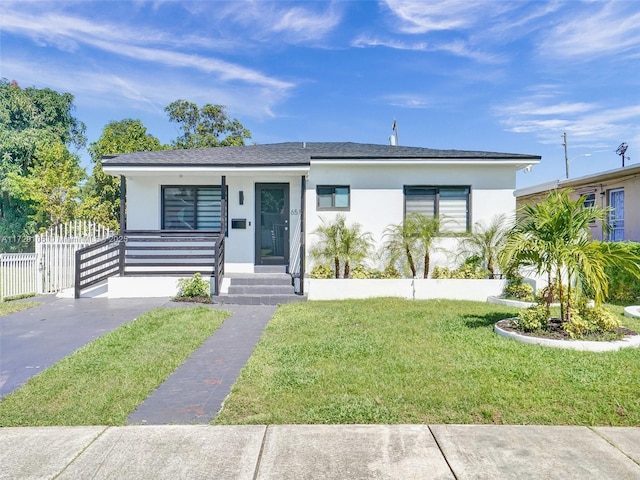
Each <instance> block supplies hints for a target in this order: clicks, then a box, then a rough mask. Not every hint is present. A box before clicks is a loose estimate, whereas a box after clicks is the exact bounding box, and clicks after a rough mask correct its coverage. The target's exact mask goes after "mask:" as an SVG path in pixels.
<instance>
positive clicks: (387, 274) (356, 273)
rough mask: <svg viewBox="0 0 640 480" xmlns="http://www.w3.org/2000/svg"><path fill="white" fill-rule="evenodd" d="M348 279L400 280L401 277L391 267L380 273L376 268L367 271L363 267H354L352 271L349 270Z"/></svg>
mask: <svg viewBox="0 0 640 480" xmlns="http://www.w3.org/2000/svg"><path fill="white" fill-rule="evenodd" d="M350 277H351V278H356V279H394V278H402V275H400V272H398V270H397V269H396V268H395V267H394V266H393V265H390V266H388V267H387V268H385V269H384V270H382V271H381V270H378V269H377V268H371V269H367V268H365V267H364V266H363V265H356V266H355V267H354V268H353V270H351V274H350Z"/></svg>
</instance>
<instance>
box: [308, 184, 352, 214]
mask: <svg viewBox="0 0 640 480" xmlns="http://www.w3.org/2000/svg"><path fill="white" fill-rule="evenodd" d="M316 197H317V198H318V202H317V209H318V210H349V207H350V187H349V186H336V185H318V186H317V187H316Z"/></svg>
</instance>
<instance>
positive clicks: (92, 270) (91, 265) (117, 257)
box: [74, 237, 122, 298]
mask: <svg viewBox="0 0 640 480" xmlns="http://www.w3.org/2000/svg"><path fill="white" fill-rule="evenodd" d="M121 250H122V248H121V240H120V238H119V237H109V238H105V239H104V240H101V241H99V242H96V243H94V244H92V245H89V246H88V247H84V248H81V249H79V250H76V258H75V282H74V283H75V285H74V296H75V298H80V293H81V292H82V290H84V289H85V288H88V287H91V286H93V285H95V284H97V283H99V282H101V281H103V280H105V279H107V278H109V277H112V276H114V275H117V274H118V273H119V272H120V271H121V269H122V265H121V263H122V255H121Z"/></svg>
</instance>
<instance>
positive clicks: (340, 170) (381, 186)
mask: <svg viewBox="0 0 640 480" xmlns="http://www.w3.org/2000/svg"><path fill="white" fill-rule="evenodd" d="M318 185H349V186H350V189H351V190H350V194H351V199H350V200H351V203H350V210H349V211H346V212H338V211H317V210H316V186H318ZM405 185H432V186H445V185H456V186H467V185H469V186H471V202H470V208H471V224H472V225H473V224H474V223H476V222H478V221H482V222H489V221H490V220H491V219H492V218H493V217H494V216H495V215H498V214H503V213H504V214H507V215H512V214H513V213H514V211H515V198H514V196H513V190H514V188H515V169H514V167H513V166H488V165H478V166H474V165H460V166H453V167H451V166H445V165H428V166H424V165H423V166H408V165H398V166H397V167H393V168H389V167H384V166H377V165H370V166H366V167H365V168H362V167H356V166H349V165H339V166H332V167H329V166H325V165H322V166H321V167H318V168H316V167H314V165H313V163H312V166H311V170H310V173H309V180H308V182H307V193H306V204H307V245H308V246H310V245H311V244H313V242H315V241H316V240H317V237H316V236H315V235H313V234H312V232H313V231H314V230H315V229H316V228H317V227H318V226H319V225H320V223H321V218H324V219H325V220H326V221H331V220H332V219H333V218H335V216H336V215H338V214H339V213H343V214H344V215H345V216H346V217H347V221H348V222H349V223H352V222H358V223H360V224H361V225H362V226H363V229H364V230H365V231H368V232H371V234H372V235H373V237H374V239H375V241H376V248H380V246H381V245H382V242H383V235H384V230H385V228H386V227H387V226H389V225H390V224H393V223H400V222H402V220H403V214H404V194H403V187H404V186H405ZM457 244H458V240H457V239H455V238H443V239H441V241H440V242H438V245H437V246H439V247H442V248H444V249H446V250H448V251H449V252H451V254H450V255H447V254H444V253H434V255H433V258H432V266H435V265H450V266H453V264H454V259H453V258H452V254H453V253H456V252H457ZM369 263H371V262H369ZM308 264H309V265H311V264H312V261H311V260H308ZM369 266H371V267H381V265H375V264H373V265H369ZM307 270H308V271H309V270H310V268H309V269H307Z"/></svg>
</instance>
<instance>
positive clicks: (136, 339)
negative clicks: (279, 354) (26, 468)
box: [0, 307, 229, 426]
mask: <svg viewBox="0 0 640 480" xmlns="http://www.w3.org/2000/svg"><path fill="white" fill-rule="evenodd" d="M228 315H229V313H228V312H222V311H216V310H211V309H208V308H206V307H196V308H190V309H155V310H152V311H150V312H147V313H146V314H144V315H142V316H141V317H140V318H138V319H137V320H135V321H133V322H131V323H129V324H127V325H124V326H122V327H120V328H118V329H116V330H113V331H112V332H110V333H108V334H106V335H104V336H102V337H100V338H98V339H97V340H95V341H93V342H91V343H90V344H88V345H86V346H85V347H83V348H81V349H79V350H78V351H76V352H75V353H73V354H72V355H70V356H69V357H67V358H65V359H63V360H62V361H60V362H59V363H57V364H56V365H54V366H52V367H51V368H48V369H47V370H45V371H43V372H42V373H41V374H40V375H38V376H36V377H34V378H32V379H31V380H29V381H28V382H27V383H26V384H25V385H24V386H23V387H21V388H20V389H18V390H17V391H15V392H13V393H11V394H9V395H7V396H6V397H5V398H4V399H3V400H2V402H0V426H37V425H122V424H124V422H125V421H126V419H127V416H128V415H129V413H130V412H132V411H133V410H134V409H135V408H136V407H137V406H138V405H139V404H140V403H141V402H142V401H143V400H144V399H145V398H146V397H147V396H148V395H149V394H150V393H151V392H152V391H153V390H154V389H155V388H156V387H157V386H158V385H160V383H162V381H163V380H164V379H165V378H166V377H167V376H169V374H171V372H173V371H174V370H175V369H176V368H177V367H178V366H179V365H180V364H181V363H182V362H183V361H184V360H185V359H186V358H187V357H188V356H189V355H190V354H191V353H192V352H193V351H194V350H195V349H196V348H197V347H198V346H200V345H201V344H202V342H204V340H206V338H207V337H209V336H210V335H211V334H212V333H213V332H214V331H215V330H216V329H217V328H218V327H219V326H220V325H221V324H222V322H223V321H224V319H225V318H226V317H227V316H228Z"/></svg>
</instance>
